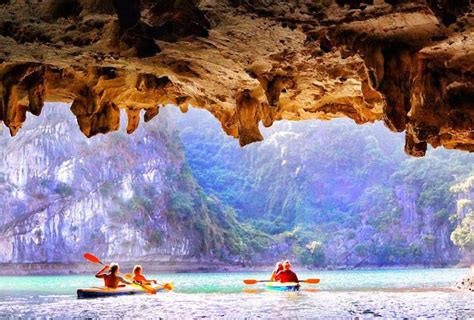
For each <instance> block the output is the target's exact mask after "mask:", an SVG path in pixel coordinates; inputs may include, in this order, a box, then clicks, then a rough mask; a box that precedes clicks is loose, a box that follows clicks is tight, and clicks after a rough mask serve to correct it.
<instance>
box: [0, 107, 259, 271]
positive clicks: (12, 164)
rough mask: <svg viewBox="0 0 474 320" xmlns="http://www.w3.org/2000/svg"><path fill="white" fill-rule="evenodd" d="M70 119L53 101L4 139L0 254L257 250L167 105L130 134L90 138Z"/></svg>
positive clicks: (70, 258) (190, 255)
mask: <svg viewBox="0 0 474 320" xmlns="http://www.w3.org/2000/svg"><path fill="white" fill-rule="evenodd" d="M30 120H31V119H30ZM74 122H75V121H74V118H73V117H71V115H70V114H68V113H67V109H66V108H65V106H64V105H60V104H55V105H50V106H48V108H47V110H45V114H43V115H42V116H41V119H35V121H29V123H27V124H26V125H25V128H24V130H25V132H22V134H21V135H19V136H17V137H15V138H9V137H6V133H5V136H4V137H2V139H1V140H0V147H1V159H0V197H1V199H2V200H1V202H0V263H5V262H7V263H12V262H18V263H31V262H35V263H41V262H56V263H58V262H59V263H67V262H80V261H82V254H83V253H84V252H94V253H95V254H97V255H99V256H101V257H103V258H104V259H107V260H108V261H110V260H112V259H117V260H120V261H131V260H137V259H139V260H153V261H180V260H186V261H198V260H200V259H205V260H208V261H209V260H213V259H219V260H227V261H234V260H235V259H237V261H238V260H239V259H240V257H241V256H245V254H252V248H251V246H248V247H246V240H245V239H244V240H242V239H240V238H236V231H239V234H240V235H242V236H243V237H247V238H250V236H249V234H248V233H246V232H245V231H242V230H238V228H239V224H238V223H236V222H235V219H234V220H233V218H232V215H231V214H230V213H229V212H227V211H226V208H225V207H224V206H222V205H221V204H220V203H219V201H217V200H215V199H211V198H208V197H206V196H205V195H204V194H203V192H202V191H201V190H200V188H199V186H198V185H197V184H196V183H195V182H194V179H193V177H192V176H191V175H190V173H189V169H188V167H187V164H186V160H185V158H184V154H183V152H182V147H181V143H180V140H179V137H177V136H176V134H175V132H174V129H173V125H172V122H171V123H170V122H169V121H167V116H166V113H165V114H163V115H162V116H161V119H160V121H159V122H156V123H154V124H149V125H147V126H146V127H144V128H141V129H140V130H138V131H137V133H136V134H135V135H134V136H133V137H126V136H125V134H124V133H123V132H116V133H113V134H110V135H108V136H103V137H95V138H93V139H86V138H85V137H84V136H83V135H82V134H80V132H78V130H77V127H76V126H75V124H74ZM222 221H224V222H225V224H224V222H222ZM252 237H255V238H256V239H257V238H258V236H255V235H252ZM237 242H238V243H240V244H241V246H243V249H242V252H240V251H238V250H235V249H233V248H234V247H235V243H237ZM243 251H245V252H246V253H243Z"/></svg>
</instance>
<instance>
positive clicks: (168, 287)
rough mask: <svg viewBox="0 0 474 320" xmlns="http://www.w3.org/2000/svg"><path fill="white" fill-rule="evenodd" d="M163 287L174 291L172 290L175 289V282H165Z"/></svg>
mask: <svg viewBox="0 0 474 320" xmlns="http://www.w3.org/2000/svg"><path fill="white" fill-rule="evenodd" d="M163 288H165V289H166V290H168V291H172V290H173V289H174V284H173V282H170V283H165V284H164V285H163Z"/></svg>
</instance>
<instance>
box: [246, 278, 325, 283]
mask: <svg viewBox="0 0 474 320" xmlns="http://www.w3.org/2000/svg"><path fill="white" fill-rule="evenodd" d="M320 281H321V280H320V279H306V280H299V281H298V282H304V283H311V284H317V283H319V282H320ZM259 282H274V281H271V280H255V279H246V280H244V283H245V284H256V283H259Z"/></svg>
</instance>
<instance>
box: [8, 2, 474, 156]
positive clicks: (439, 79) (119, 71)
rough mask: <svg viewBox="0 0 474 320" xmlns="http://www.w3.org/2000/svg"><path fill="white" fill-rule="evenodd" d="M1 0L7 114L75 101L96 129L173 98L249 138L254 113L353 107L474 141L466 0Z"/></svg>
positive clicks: (87, 130)
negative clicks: (46, 103) (123, 112)
mask: <svg viewBox="0 0 474 320" xmlns="http://www.w3.org/2000/svg"><path fill="white" fill-rule="evenodd" d="M2 3H3V4H0V8H1V10H0V63H1V64H0V79H1V80H0V83H1V86H0V93H1V96H2V99H1V100H0V121H3V123H4V124H5V125H6V126H7V127H8V128H9V130H10V133H11V135H15V134H16V133H17V132H18V130H19V129H20V128H21V125H22V123H23V122H24V120H25V117H26V112H27V111H28V112H30V113H32V114H34V115H38V114H39V113H40V112H41V109H42V107H43V103H44V101H64V102H70V103H72V106H71V111H72V112H73V113H74V115H75V116H76V117H77V121H78V124H79V127H80V128H81V131H82V132H83V133H84V134H85V135H86V136H88V137H90V136H93V135H95V134H98V133H106V132H109V131H113V130H117V129H118V127H119V123H120V121H119V120H120V119H119V118H120V112H119V109H120V108H123V109H126V110H127V115H128V121H129V122H128V126H127V132H129V133H131V132H133V131H134V130H135V129H136V128H137V126H138V125H139V118H140V110H144V112H145V115H144V120H145V121H149V120H150V119H152V118H153V117H154V116H156V115H157V114H158V111H159V106H160V105H162V104H167V103H172V104H176V105H178V106H179V107H180V108H181V110H182V111H183V112H185V111H186V110H187V108H188V107H189V105H192V106H194V107H198V108H205V109H207V110H208V111H209V112H211V113H212V114H213V115H214V116H215V117H216V118H217V119H218V120H219V121H220V123H221V124H222V128H223V129H224V131H225V132H226V133H227V134H229V135H232V136H234V137H236V138H238V139H239V141H240V144H241V145H245V144H248V143H251V142H254V141H259V140H261V139H263V138H262V135H261V133H260V132H259V129H258V124H259V123H260V122H262V123H263V125H264V126H271V125H272V123H273V122H274V121H275V120H281V119H289V120H303V119H331V118H336V117H349V118H351V119H353V120H354V121H355V122H356V123H358V124H363V123H366V122H373V121H376V120H383V121H384V122H385V124H386V126H387V127H388V128H390V129H391V130H393V131H406V146H405V150H406V152H407V153H409V154H411V155H414V156H422V155H424V154H425V151H426V148H427V145H428V144H431V145H432V146H435V147H437V146H444V147H446V148H452V149H461V150H468V151H474V123H473V121H474V120H473V119H474V108H473V101H474V99H473V98H474V81H473V80H474V69H473V68H474V67H473V62H474V37H473V35H474V28H473V24H474V14H473V5H472V4H471V2H470V1H468V0H463V1H454V0H444V1H431V0H413V1H396V0H390V1H388V0H386V1H383V0H367V1H365V2H361V1H353V0H337V1H333V0H322V1H310V0H291V1H278V0H255V1H245V0H226V1H217V0H177V1H172V0H160V1H151V0H142V1H140V0H121V1H118V0H113V1H112V0H104V1H98V0H45V1H35V0H33V1H24V0H10V1H2Z"/></svg>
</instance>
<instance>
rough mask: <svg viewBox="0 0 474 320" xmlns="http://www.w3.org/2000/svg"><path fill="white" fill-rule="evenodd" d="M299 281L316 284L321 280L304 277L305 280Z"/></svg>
mask: <svg viewBox="0 0 474 320" xmlns="http://www.w3.org/2000/svg"><path fill="white" fill-rule="evenodd" d="M299 282H304V283H312V284H317V283H319V282H321V279H306V280H300V281H299Z"/></svg>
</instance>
